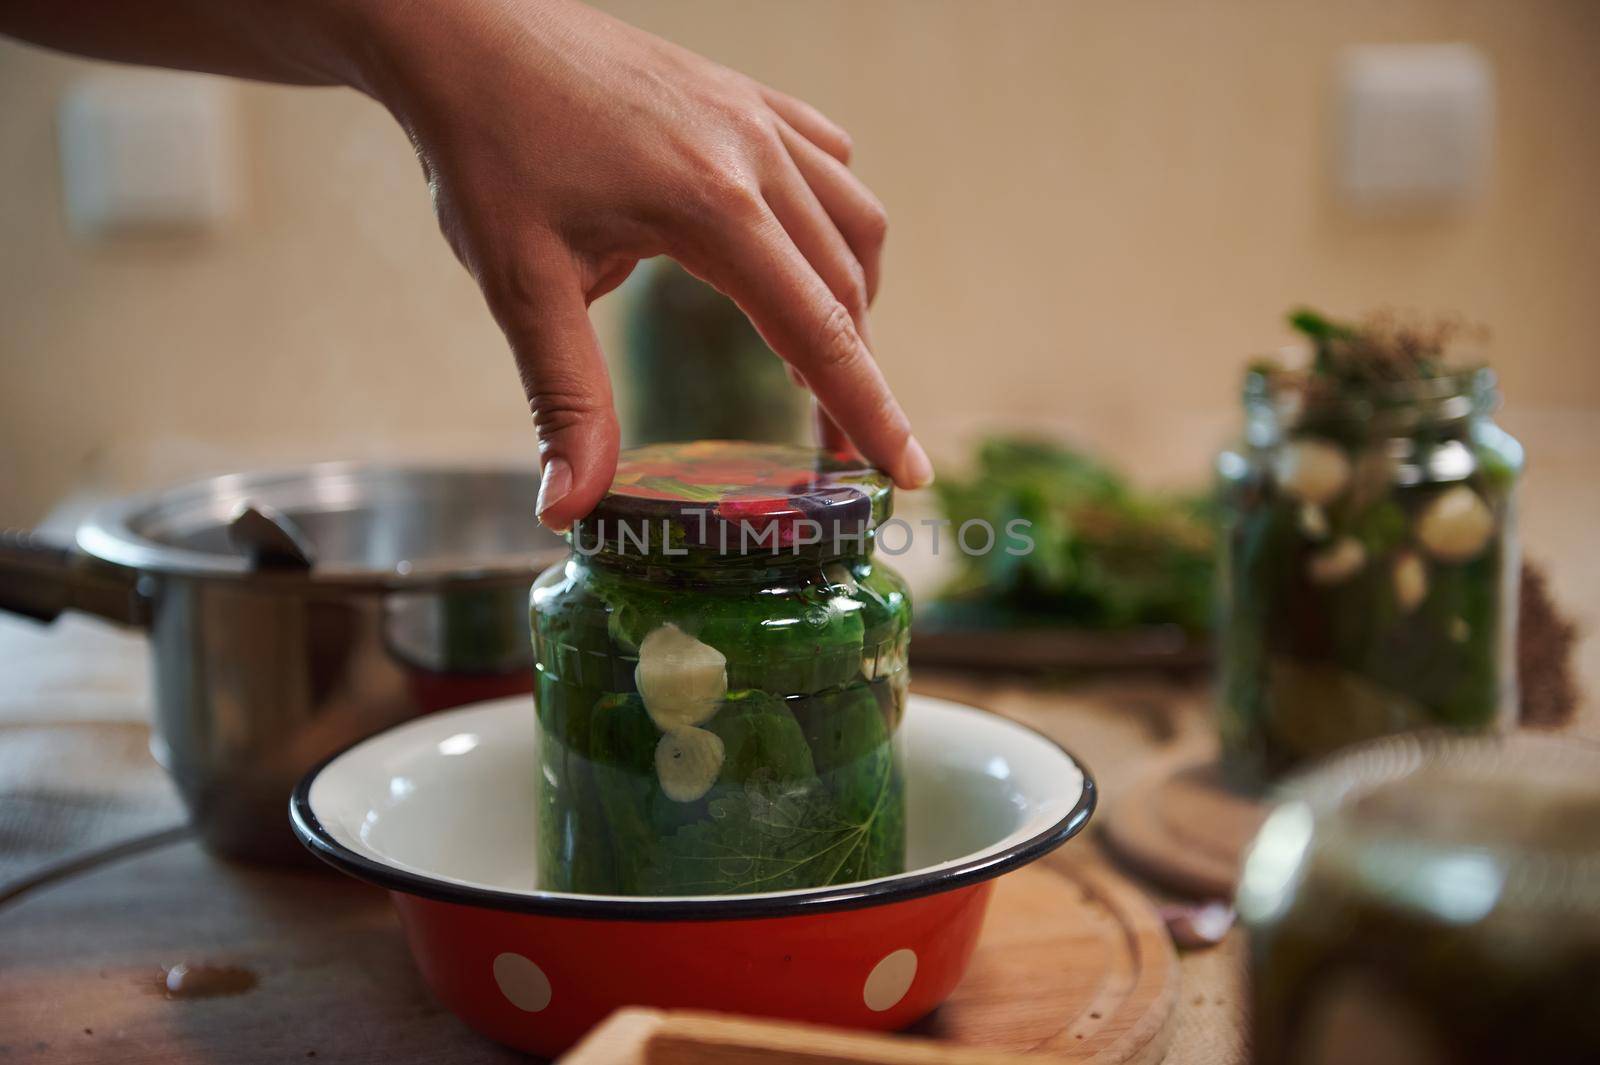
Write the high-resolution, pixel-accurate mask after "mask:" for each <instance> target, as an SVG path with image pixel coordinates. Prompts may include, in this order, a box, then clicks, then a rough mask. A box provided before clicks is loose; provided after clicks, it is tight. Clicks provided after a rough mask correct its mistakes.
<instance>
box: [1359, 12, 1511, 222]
mask: <svg viewBox="0 0 1600 1065" xmlns="http://www.w3.org/2000/svg"><path fill="white" fill-rule="evenodd" d="M1338 122H1339V128H1338V133H1337V137H1338V143H1337V158H1336V169H1337V174H1336V179H1337V184H1338V187H1339V191H1340V194H1341V196H1342V197H1343V198H1344V199H1345V201H1346V202H1347V203H1349V204H1351V205H1352V206H1355V207H1359V208H1379V209H1390V210H1393V209H1399V210H1405V209H1414V210H1429V209H1437V208H1441V207H1450V206H1458V205H1461V204H1465V203H1468V202H1470V201H1471V200H1473V199H1475V198H1476V197H1477V196H1478V195H1479V194H1480V193H1481V192H1482V190H1483V188H1484V185H1485V183H1486V180H1487V175H1488V170H1489V159H1490V148H1491V134H1492V130H1493V125H1494V75H1493V72H1492V70H1491V69H1490V66H1489V61H1488V59H1487V57H1485V56H1484V54H1483V53H1482V52H1480V51H1479V50H1478V49H1476V48H1474V47H1472V46H1471V45H1467V44H1377V45H1360V46H1357V47H1353V48H1350V49H1347V50H1346V52H1345V54H1344V55H1343V57H1342V59H1341V62H1340V64H1339V108H1338Z"/></svg>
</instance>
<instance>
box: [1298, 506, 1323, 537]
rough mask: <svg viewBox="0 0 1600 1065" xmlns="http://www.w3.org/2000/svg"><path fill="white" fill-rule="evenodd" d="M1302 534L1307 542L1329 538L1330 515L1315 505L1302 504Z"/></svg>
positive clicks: (1300, 519)
mask: <svg viewBox="0 0 1600 1065" xmlns="http://www.w3.org/2000/svg"><path fill="white" fill-rule="evenodd" d="M1298 517H1299V522H1300V533H1301V535H1303V536H1304V537H1305V538H1306V539H1307V540H1326V539H1327V538H1328V514H1327V512H1326V511H1324V510H1323V509H1322V508H1321V507H1319V506H1317V505H1316V504H1315V503H1301V504H1300V511H1299V515H1298Z"/></svg>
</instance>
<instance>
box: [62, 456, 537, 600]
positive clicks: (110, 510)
mask: <svg viewBox="0 0 1600 1065" xmlns="http://www.w3.org/2000/svg"><path fill="white" fill-rule="evenodd" d="M538 494H539V481H538V474H537V472H536V471H535V470H534V469H533V467H532V465H531V464H530V465H529V466H527V467H521V466H510V465H471V466H467V465H407V466H390V465H379V464H370V463H323V464H319V465H313V466H306V467H301V468H297V469H290V470H281V471H277V472H272V473H246V474H229V475H225V476H221V477H213V478H210V479H207V480H203V481H196V482H193V483H190V484H186V485H182V486H180V487H177V488H172V489H168V490H165V491H160V492H153V493H149V494H145V495H139V496H133V497H130V498H127V499H122V500H119V501H117V502H114V503H110V504H106V505H104V506H102V507H99V508H97V509H96V510H95V511H93V512H92V513H91V514H90V516H89V518H88V520H87V521H85V522H84V523H83V524H82V525H81V526H80V527H79V528H78V534H77V541H78V546H79V548H80V549H81V550H83V551H84V552H86V553H87V554H89V555H91V556H93V557H95V558H98V559H100V560H102V561H105V562H110V563H113V564H116V565H120V566H126V567H128V568H130V569H136V570H141V571H148V572H155V573H172V574H180V575H191V576H208V577H229V576H235V577H246V576H248V577H252V578H256V577H264V576H267V575H269V574H270V575H271V576H272V577H274V578H280V579H301V580H304V579H307V578H309V579H311V580H313V581H316V582H319V583H321V582H355V583H378V584H382V585H403V586H409V585H412V584H418V583H423V584H425V583H429V582H435V581H439V580H442V579H449V580H463V579H475V578H482V579H493V578H502V579H503V578H508V577H517V578H522V579H526V578H528V577H529V575H530V574H531V573H532V572H534V571H536V570H538V569H540V568H542V567H543V566H545V565H548V564H549V563H550V562H551V561H553V560H554V559H555V558H558V557H559V556H560V555H561V554H562V553H564V551H565V549H566V548H565V544H564V543H563V542H562V540H561V539H560V538H559V537H557V536H556V535H555V534H553V533H551V532H549V531H548V530H546V529H544V528H542V527H541V526H540V525H539V524H538V522H537V520H536V519H535V516H534V515H535V504H536V500H537V498H538ZM252 509H253V510H255V511H256V512H257V513H258V514H260V513H265V514H267V515H270V516H272V517H273V518H278V517H281V518H282V519H283V521H284V524H285V525H286V526H287V528H288V529H289V530H290V532H291V534H292V535H293V536H294V537H296V538H297V539H298V540H300V541H301V546H303V547H304V548H305V550H304V554H305V555H306V556H308V557H309V559H310V560H311V562H312V565H311V566H310V567H309V568H308V567H305V566H297V565H288V566H285V565H264V564H263V562H264V558H263V555H262V553H261V552H260V551H259V550H251V547H252V545H255V546H257V547H259V546H260V544H261V542H262V539H263V538H262V536H261V535H260V533H259V532H258V534H257V535H255V536H249V537H241V536H240V535H239V533H238V531H237V530H236V529H235V528H234V526H235V522H236V521H237V520H238V519H239V516H240V515H241V514H245V513H247V512H248V511H250V510H252Z"/></svg>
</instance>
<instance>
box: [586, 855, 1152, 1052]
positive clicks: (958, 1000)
mask: <svg viewBox="0 0 1600 1065" xmlns="http://www.w3.org/2000/svg"><path fill="white" fill-rule="evenodd" d="M1177 991H1178V968H1177V959H1176V957H1175V956H1174V953H1173V949H1172V943H1171V940H1170V939H1169V938H1168V936H1167V933H1166V930H1165V929H1164V928H1163V927H1162V925H1161V921H1160V919H1159V917H1158V916H1157V915H1156V913H1155V911H1154V910H1153V909H1152V907H1151V905H1150V903H1149V902H1148V901H1147V900H1146V899H1145V897H1144V896H1143V895H1142V894H1140V892H1139V891H1138V890H1137V889H1136V888H1134V887H1133V886H1132V885H1131V884H1129V883H1128V882H1127V881H1126V880H1123V879H1122V878H1121V877H1119V876H1117V875H1116V874H1114V873H1112V872H1110V871H1109V870H1107V869H1105V868H1104V867H1103V866H1099V865H1095V864H1091V863H1090V862H1086V861H1069V860H1067V859H1065V858H1061V859H1056V860H1052V861H1051V862H1049V863H1048V864H1045V863H1041V864H1039V865H1035V866H1031V867H1029V868H1026V869H1022V870H1020V871H1018V872H1015V873H1011V874H1008V875H1007V876H1005V877H1002V878H1001V879H1000V880H999V882H998V883H997V884H996V885H995V892H994V900H993V902H992V903H991V906H990V910H989V916H988V920H987V922H986V923H985V925H984V931H983V935H982V938H981V939H980V940H979V943H978V949H977V953H976V954H975V955H974V956H973V959H972V966H971V968H970V969H969V970H968V972H967V976H966V978H965V979H964V980H963V981H962V983H961V985H960V986H959V987H957V988H956V991H955V994H953V995H952V996H951V997H950V999H949V1000H948V1001H947V1002H946V1003H945V1004H944V1005H943V1006H941V1007H940V1008H939V1009H938V1010H936V1011H934V1013H933V1014H932V1015H931V1016H929V1017H927V1018H925V1019H924V1020H923V1021H922V1022H920V1023H919V1024H917V1025H915V1026H914V1027H913V1028H911V1029H910V1031H909V1032H908V1033H907V1034H906V1035H901V1036H887V1035H868V1034H863V1033H855V1032H843V1031H839V1030H837V1029H824V1028H817V1027H812V1026H806V1025H797V1024H780V1023H773V1022H762V1021H752V1020H747V1019H733V1018H727V1017H717V1016H715V1015H708V1014H696V1013H664V1014H663V1013H658V1012H652V1011H637V1010H632V1011H623V1012H622V1013H619V1014H618V1015H617V1016H616V1017H614V1018H613V1019H612V1020H611V1021H608V1022H607V1023H606V1024H605V1025H602V1026H601V1027H600V1028H598V1029H596V1030H595V1032H594V1033H592V1034H591V1036H590V1037H589V1038H588V1039H586V1040H585V1041H584V1042H583V1043H581V1044H580V1045H579V1046H578V1047H575V1048H574V1049H573V1050H572V1051H571V1052H570V1053H569V1054H568V1055H567V1056H566V1057H564V1058H563V1059H562V1062H563V1065H671V1063H676V1062H691V1061H692V1062H700V1063H710V1062H735V1061H738V1062H746V1063H756V1062H770V1063H772V1065H799V1063H823V1062H855V1063H882V1065H902V1063H910V1062H919V1063H928V1065H941V1063H948V1065H993V1063H995V1062H999V1061H1005V1060H1017V1061H1024V1062H1025V1061H1033V1060H1049V1061H1070V1062H1075V1063H1093V1065H1153V1063H1155V1062H1158V1061H1160V1060H1161V1058H1162V1056H1163V1055H1164V1054H1165V1053H1166V1047H1167V1043H1168V1040H1169V1039H1170V1035H1171V1032H1170V1029H1171V1021H1172V1017H1173V1007H1174V1004H1175V1001H1176V996H1177ZM935 1041H936V1042H935Z"/></svg>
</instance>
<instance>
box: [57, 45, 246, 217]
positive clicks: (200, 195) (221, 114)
mask: <svg viewBox="0 0 1600 1065" xmlns="http://www.w3.org/2000/svg"><path fill="white" fill-rule="evenodd" d="M232 101H233V90H232V88H231V87H230V86H229V85H227V83H225V82H224V81H222V80H221V79H218V78H210V77H204V76H197V75H184V74H156V73H143V72H129V73H117V74H104V75H99V74H97V75H93V76H91V77H88V78H85V79H83V80H81V81H79V82H77V83H76V84H74V85H72V86H71V87H70V88H69V89H68V90H67V92H66V94H65V95H64V96H63V98H62V100H61V108H60V138H61V173H62V182H63V185H64V189H63V192H64V202H65V204H66V210H67V221H68V224H69V225H70V226H71V227H72V229H73V231H74V232H76V233H79V234H81V235H84V236H101V235H107V234H113V233H118V232H127V231H152V230H154V231H168V232H170V231H186V232H195V231H203V230H206V229H210V228H213V227H215V226H218V225H220V224H221V223H222V222H223V221H224V220H226V219H227V218H228V216H229V215H230V214H231V213H232V211H233V208H234V204H235V200H236V196H237V189H236V186H237V180H238V177H237V167H236V165H235V160H234V135H233V134H234V131H233V107H232Z"/></svg>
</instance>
